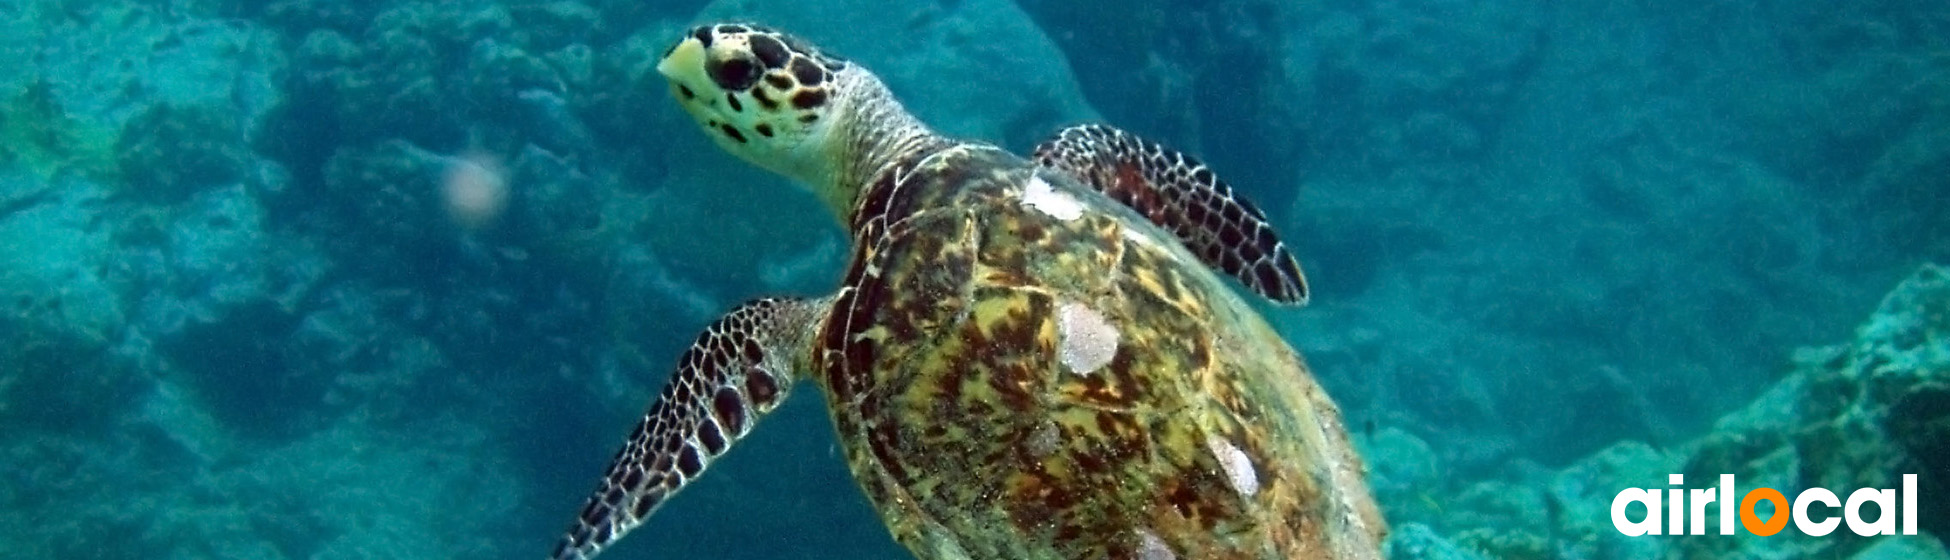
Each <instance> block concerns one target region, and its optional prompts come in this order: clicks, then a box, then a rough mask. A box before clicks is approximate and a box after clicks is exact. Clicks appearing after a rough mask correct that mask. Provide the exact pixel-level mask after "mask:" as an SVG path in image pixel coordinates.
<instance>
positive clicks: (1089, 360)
mask: <svg viewBox="0 0 1950 560" xmlns="http://www.w3.org/2000/svg"><path fill="white" fill-rule="evenodd" d="M1056 336H1057V339H1056V340H1057V343H1056V347H1057V356H1058V357H1059V358H1060V359H1061V360H1062V361H1063V365H1064V366H1068V367H1069V368H1070V371H1072V372H1076V373H1078V374H1084V375H1087V374H1089V373H1090V372H1093V371H1097V368H1101V367H1104V364H1108V363H1110V359H1111V358H1112V357H1114V356H1116V355H1117V339H1118V333H1117V329H1116V328H1114V327H1111V326H1110V321H1106V320H1104V316H1103V315H1102V314H1099V313H1097V310H1095V309H1091V308H1090V306H1087V305H1084V304H1081V303H1077V302H1074V301H1066V302H1062V303H1061V304H1059V305H1058V306H1057V307H1056Z"/></svg>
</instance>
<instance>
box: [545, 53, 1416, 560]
mask: <svg viewBox="0 0 1950 560" xmlns="http://www.w3.org/2000/svg"><path fill="white" fill-rule="evenodd" d="M774 46H777V47H779V48H780V49H782V50H783V52H782V53H776V52H771V50H772V49H773V47H774ZM799 60H807V61H812V62H814V63H818V64H820V65H821V67H822V68H823V69H824V70H826V72H828V73H827V74H820V75H819V78H818V79H817V80H810V79H804V80H802V78H805V77H806V76H802V75H799V73H798V72H786V74H788V75H789V79H790V82H789V83H787V82H786V81H785V80H781V83H776V84H775V83H771V77H772V76H776V75H780V71H781V70H782V69H791V68H792V67H793V66H795V65H796V64H797V63H796V62H795V61H799ZM741 61H742V62H741ZM658 71H659V72H660V73H662V74H663V75H664V76H665V77H666V78H667V79H668V80H669V81H670V82H671V85H672V90H673V95H675V96H676V97H677V99H678V100H679V102H680V105H681V106H682V107H684V109H685V110H686V111H687V112H689V113H690V114H691V115H692V116H693V117H694V118H696V120H697V121H698V123H699V125H700V126H701V127H702V128H703V129H704V130H705V131H706V133H707V134H710V135H712V137H713V138H715V139H717V141H718V144H719V145H720V146H722V147H724V148H726V149H727V150H729V151H731V152H732V153H734V154H737V155H739V156H740V157H743V158H745V159H747V160H749V161H752V162H754V163H757V164H758V165H760V166H762V167H765V168H767V169H771V170H774V171H777V172H780V173H782V174H785V175H787V176H788V177H792V178H794V179H797V180H799V181H801V182H803V183H806V184H807V186H808V188H809V190H811V191H812V192H813V193H814V194H815V195H818V196H820V197H821V198H822V199H823V200H825V201H826V202H827V203H828V204H829V206H830V207H832V208H833V210H834V212H835V214H837V215H838V217H839V218H840V220H841V223H842V224H844V225H845V226H847V227H848V229H849V231H850V234H851V237H852V241H853V248H854V253H853V255H852V259H851V261H850V263H849V265H848V268H847V270H846V274H845V277H844V279H843V280H842V282H841V286H840V288H839V289H838V290H837V291H836V292H835V293H833V294H832V295H830V296H827V297H825V298H820V299H817V300H759V301H756V302H753V303H750V304H747V305H746V306H744V307H741V308H739V309H738V310H735V311H733V312H732V313H730V314H729V315H727V316H725V318H723V319H721V320H720V321H719V322H718V323H717V324H715V325H713V326H712V327H711V328H710V329H709V330H707V331H706V332H705V333H704V334H703V335H701V336H700V337H699V338H698V341H697V343H696V344H694V345H693V347H692V349H691V350H690V351H689V352H687V353H686V354H685V355H684V357H683V358H682V359H681V360H680V364H679V366H678V368H677V371H676V373H675V374H674V375H673V377H672V380H671V382H670V385H669V386H668V387H666V388H665V390H664V392H663V393H662V395H660V396H659V397H658V399H657V400H656V402H654V403H653V404H652V405H651V407H650V411H649V412H648V413H646V415H645V417H644V419H643V421H642V422H641V423H640V424H639V425H638V427H637V429H636V431H635V432H634V433H633V434H632V436H631V437H630V438H629V441H628V442H627V443H626V445H625V447H624V449H623V450H622V451H621V452H619V453H618V454H617V455H616V458H615V460H614V462H613V463H612V465H611V467H610V469H609V471H608V474H607V476H605V478H604V480H603V482H602V483H601V484H600V485H599V486H598V488H597V489H596V491H595V492H594V493H593V494H592V496H591V497H590V498H589V499H588V501H587V502H586V503H585V506H584V508H583V510H582V514H581V515H580V516H579V517H578V519H577V521H576V523H574V524H573V525H572V526H571V527H570V530H569V531H568V534H567V535H565V536H564V537H563V539H562V541H561V544H560V545H559V546H558V548H557V552H556V554H555V555H554V557H553V558H555V559H557V560H568V559H587V558H589V557H592V556H594V555H595V554H596V553H598V552H600V551H601V550H602V548H603V547H605V546H607V545H608V544H609V543H611V542H613V541H614V540H615V539H616V538H617V537H619V536H621V535H622V534H623V533H624V532H626V531H628V530H630V529H631V528H633V527H636V526H638V525H639V524H641V523H642V522H643V520H644V519H645V518H646V517H647V516H648V515H650V514H651V513H653V512H654V511H655V509H656V507H657V506H658V505H659V504H661V503H662V502H663V501H664V500H665V499H667V498H669V497H670V496H671V495H672V494H674V493H675V492H676V491H678V490H679V489H681V488H682V487H683V486H684V485H685V484H686V483H687V482H689V481H690V480H693V479H695V477H696V476H698V475H699V474H701V473H702V471H703V470H704V468H705V467H706V466H708V465H709V464H710V462H711V461H712V460H713V459H716V458H717V457H719V456H720V455H721V454H722V453H724V452H725V451H727V450H728V449H729V447H730V446H731V444H732V443H733V442H735V441H736V440H737V439H738V437H739V436H742V435H744V434H745V433H748V432H749V431H750V430H751V428H752V425H753V424H755V423H756V422H757V420H758V418H759V417H760V416H761V415H762V414H763V413H764V412H766V411H769V410H771V409H772V407H775V406H776V405H777V402H778V400H779V399H782V398H784V396H785V394H786V392H787V391H786V390H787V389H788V388H789V387H790V386H791V383H792V381H793V380H794V379H810V380H813V382H814V383H816V384H818V385H820V386H821V388H822V389H824V391H823V393H824V394H825V395H826V397H827V399H828V402H827V405H828V406H827V410H828V412H829V414H830V416H831V418H832V421H833V425H834V428H835V430H836V431H837V435H838V442H839V444H840V447H841V449H842V450H843V451H844V453H845V455H846V458H847V464H848V467H849V468H850V469H851V470H852V472H853V474H854V477H855V478H856V480H858V481H859V483H860V485H861V488H862V489H863V490H864V491H865V493H866V495H867V497H868V498H869V499H870V500H871V501H872V502H873V503H874V505H875V506H876V507H877V508H878V510H879V511H880V513H881V516H882V518H883V520H884V521H885V522H886V524H887V527H888V529H889V531H890V532H891V533H892V535H893V537H894V538H895V539H896V540H898V541H899V542H901V543H902V544H903V545H905V546H906V547H907V548H908V550H909V551H911V552H912V553H913V554H914V555H915V556H916V557H917V558H921V559H924V560H1005V559H1006V560H1017V559H1032V560H1041V559H1085V558H1089V559H1097V558H1146V559H1159V558H1172V559H1176V558H1185V559H1216V560H1238V559H1256V560H1268V559H1276V558H1277V559H1287V558H1326V559H1334V560H1376V559H1378V558H1379V557H1380V553H1379V550H1378V543H1379V542H1380V540H1381V538H1382V536H1383V535H1384V534H1385V532H1386V524H1385V522H1384V521H1383V520H1382V519H1381V516H1380V513H1379V510H1378V509H1377V508H1376V507H1375V504H1374V502H1373V500H1372V498H1371V497H1370V496H1369V493H1368V490H1367V487H1366V484H1365V482H1364V481H1363V478H1364V467H1363V466H1362V463H1361V460H1360V458H1359V457H1358V456H1356V455H1355V454H1354V451H1353V448H1352V446H1351V445H1349V443H1348V438H1347V432H1346V429H1345V427H1344V426H1343V425H1342V421H1341V418H1340V413H1339V411H1338V409H1337V408H1336V407H1335V405H1334V404H1333V402H1332V401H1331V400H1329V399H1328V397H1327V396H1326V394H1325V393H1324V392H1323V391H1322V390H1321V388H1320V386H1319V385H1318V384H1317V383H1315V381H1314V379H1313V376H1312V375H1311V373H1310V372H1309V371H1308V369H1307V367H1306V365H1305V364H1304V363H1303V362H1302V360H1301V359H1300V357H1299V356H1298V355H1297V354H1296V353H1294V351H1293V350H1292V349H1291V348H1290V347H1288V346H1287V344H1286V342H1285V341H1284V340H1283V339H1281V338H1280V336H1279V335H1278V334H1277V333H1275V332H1274V331H1273V329H1272V328H1271V327H1269V326H1268V325H1267V323H1266V322H1265V321H1264V320H1263V319H1262V318H1260V317H1259V316H1258V315H1257V313H1256V312H1255V311H1253V309H1252V307H1251V306H1250V305H1249V304H1248V303H1247V302H1246V301H1245V300H1244V299H1243V298H1242V297H1241V296H1240V294H1239V293H1237V292H1235V291H1234V290H1232V289H1231V288H1230V287H1229V286H1227V285H1226V283H1225V281H1224V280H1223V277H1222V276H1220V275H1219V274H1218V273H1216V272H1215V271H1214V269H1213V267H1212V266H1207V265H1208V264H1211V265H1213V266H1216V267H1218V268H1220V269H1221V270H1225V271H1226V272H1227V273H1228V274H1230V275H1232V276H1234V277H1237V278H1239V279H1240V280H1242V281H1243V282H1244V283H1245V284H1246V286H1248V287H1249V288H1252V289H1253V290H1254V291H1256V292H1258V293H1261V294H1265V295H1268V296H1270V297H1272V298H1274V299H1276V300H1279V301H1301V300H1304V299H1305V297H1306V291H1305V283H1304V280H1302V279H1301V276H1300V274H1299V269H1298V265H1297V264H1295V263H1294V261H1293V259H1292V256H1291V255H1290V254H1289V253H1286V252H1285V249H1284V248H1283V246H1282V245H1280V244H1279V243H1278V240H1277V238H1276V237H1272V234H1271V230H1270V229H1267V228H1266V226H1265V220H1264V216H1262V215H1260V214H1259V212H1258V211H1257V210H1254V209H1253V207H1252V205H1251V204H1250V203H1248V202H1246V201H1244V200H1242V199H1238V198H1236V197H1234V196H1232V193H1231V191H1230V189H1229V188H1227V187H1226V186H1225V185H1224V183H1221V182H1219V181H1218V180H1217V179H1216V178H1212V177H1211V176H1210V173H1209V172H1208V171H1205V170H1204V168H1203V167H1202V166H1200V165H1199V164H1197V163H1196V162H1195V161H1192V160H1190V159H1189V158H1187V157H1184V156H1182V155H1179V154H1178V153H1177V152H1174V151H1170V150H1168V149H1164V148H1162V147H1159V146H1156V145H1154V144H1149V143H1146V142H1143V141H1140V140H1135V139H1134V138H1132V137H1128V136H1126V135H1125V134H1124V133H1122V132H1119V131H1117V130H1115V129H1111V128H1108V127H1103V128H1082V129H1071V130H1072V131H1077V132H1076V133H1075V134H1074V135H1073V134H1071V131H1066V132H1065V134H1064V135H1061V136H1059V138H1058V139H1057V140H1056V141H1054V143H1053V144H1052V145H1051V146H1046V149H1045V150H1042V151H1040V152H1039V156H1038V161H1031V160H1029V159H1025V158H1022V157H1018V156H1015V155H1012V154H1009V153H1006V152H1004V151H1002V150H999V149H997V148H994V147H991V146H987V145H982V144H975V143H968V142H959V141H954V140H950V139H947V138H945V137H942V136H939V135H936V134H934V133H933V132H932V131H930V130H928V129H927V127H926V126H925V125H923V124H921V123H920V122H919V121H918V120H916V119H914V118H913V117H912V115H910V114H908V113H907V112H906V111H905V110H904V109H902V108H901V106H900V104H899V103H898V102H897V101H895V100H894V98H893V97H892V94H891V93H889V92H888V90H887V89H886V88H885V86H884V85H882V84H881V83H880V82H879V80H878V78H876V77H874V76H873V75H872V74H871V73H868V72H866V71H865V70H864V69H861V68H859V67H858V66H852V65H848V64H847V63H845V62H843V61H840V60H839V59H837V58H834V57H830V56H828V55H824V54H821V53H820V52H819V51H818V50H816V49H814V48H813V47H811V46H810V45H806V44H805V43H804V42H802V41H799V40H797V39H795V38H793V37H791V36H789V35H786V34H783V33H779V32H776V31H773V30H769V29H764V28H761V27H757V26H750V25H746V24H719V25H712V26H704V27H699V28H697V29H695V30H693V31H692V32H691V33H689V34H687V36H686V37H685V38H684V39H682V40H680V42H679V43H678V44H677V45H676V46H673V47H672V48H671V49H670V51H668V52H667V53H666V54H665V57H664V59H663V60H662V61H660V62H659V65H658ZM768 87H770V88H773V89H769V90H768V89H764V88H768ZM775 90H776V91H775ZM815 90H816V91H822V92H824V96H823V97H822V98H821V99H819V101H820V102H819V103H816V104H808V106H807V107H803V108H801V107H796V106H789V105H784V104H774V105H772V106H768V105H766V104H764V103H763V102H762V101H759V100H760V97H759V93H758V92H767V93H765V94H764V95H765V97H764V99H772V100H775V101H776V100H777V99H782V98H789V96H787V95H786V93H787V92H804V91H815ZM796 95H797V93H793V94H792V96H796ZM748 103H753V104H748ZM807 117H811V118H807ZM757 124H771V125H775V126H774V127H773V128H771V129H770V133H769V134H767V133H757V134H756V135H750V134H745V132H747V131H753V132H756V131H757V128H756V125H757ZM727 126H729V127H730V129H729V130H727V128H726V127H727ZM734 132H735V134H734ZM741 138H742V139H741ZM1052 146H1053V147H1052ZM1127 175H1132V176H1137V177H1138V179H1136V180H1131V179H1130V178H1129V177H1126V176H1127ZM1160 208H1163V209H1162V210H1161V209H1160ZM1201 211H1202V212H1204V214H1200V213H1199V212H1201ZM1174 212H1175V213H1176V214H1174ZM1212 216H1217V217H1218V218H1220V219H1216V221H1215V219H1208V218H1210V217H1212ZM1161 225H1164V226H1167V227H1161ZM1228 228H1231V229H1228ZM1214 240H1217V241H1218V243H1219V244H1220V245H1223V246H1222V247H1218V249H1217V250H1218V251H1219V252H1216V253H1215V252H1213V251H1214V248H1213V247H1210V246H1209V245H1211V244H1212V242H1213V241H1214ZM1268 240H1270V241H1268ZM1234 261H1237V262H1238V263H1245V264H1240V265H1239V266H1236V267H1232V266H1230V265H1228V264H1227V263H1231V262H1234ZM1266 263H1271V264H1270V266H1271V269H1270V270H1272V271H1273V272H1272V273H1271V275H1270V276H1269V275H1268V273H1266V272H1263V269H1262V268H1260V267H1261V265H1264V264H1266ZM1249 265H1250V266H1249ZM1080 357H1087V358H1080ZM1079 364H1081V365H1079ZM1079 368H1082V370H1081V371H1079ZM801 376H802V377H801ZM755 380H756V381H757V382H758V383H759V385H754V384H753V383H754V381H755ZM761 387H769V388H771V389H775V390H768V389H764V388H761ZM728 411H729V412H738V413H740V414H728V413H727V412H728Z"/></svg>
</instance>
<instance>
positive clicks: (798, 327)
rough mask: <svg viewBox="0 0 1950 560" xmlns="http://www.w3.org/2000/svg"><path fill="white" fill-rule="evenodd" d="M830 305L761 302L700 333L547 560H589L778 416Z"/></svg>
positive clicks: (748, 304) (811, 302) (814, 302)
mask: <svg viewBox="0 0 1950 560" xmlns="http://www.w3.org/2000/svg"><path fill="white" fill-rule="evenodd" d="M826 303H827V302H824V301H807V300H790V299H759V300H753V301H751V302H747V303H745V304H744V305H742V306H740V307H739V308H738V309H735V310H733V311H732V312H730V313H727V314H725V316H724V317H721V318H719V319H718V321H717V322H716V323H712V325H711V326H710V328H708V329H705V331H704V333H703V334H700V335H698V337H697V341H696V342H693V343H692V344H691V347H690V349H688V350H686V351H685V352H684V355H683V357H682V358H679V359H678V364H677V371H676V372H675V373H673V374H672V375H671V377H670V381H669V382H668V383H667V384H666V385H665V386H664V390H663V393H662V394H660V395H658V396H657V400H656V401H655V402H652V403H651V404H650V410H649V411H648V412H645V413H644V414H643V420H642V421H641V422H638V423H637V426H636V430H635V431H633V432H631V433H630V439H629V441H628V442H626V443H625V444H624V445H623V449H622V450H620V451H618V452H617V453H616V458H615V459H612V460H611V461H610V464H609V470H608V471H607V474H605V475H604V476H603V481H602V483H601V484H599V485H597V486H596V491H595V492H594V493H592V494H590V496H589V500H588V501H587V502H585V503H584V504H583V506H582V512H581V514H580V515H578V516H576V522H575V524H574V525H572V526H570V527H569V531H568V533H567V534H565V535H563V536H562V541H561V544H559V545H557V546H556V548H555V553H554V554H552V555H550V558H551V559H553V560H569V559H587V558H591V557H594V556H595V555H596V553H597V552H600V551H601V550H602V549H603V548H604V547H606V546H608V545H609V543H611V542H613V541H615V540H616V539H617V538H618V537H621V536H622V535H623V533H626V532H628V531H629V530H631V529H634V528H636V526H637V525H640V524H642V523H643V520H644V519H646V518H648V517H650V514H651V513H653V512H655V511H656V509H657V507H659V506H661V505H662V504H663V502H664V500H666V499H669V498H670V496H671V495H673V494H676V493H677V491H678V490H681V489H683V488H684V485H685V484H687V483H689V482H690V481H692V480H694V479H696V478H697V477H698V475H700V474H702V473H703V472H704V468H705V467H706V466H709V465H710V464H711V461H712V460H714V459H716V458H717V457H718V456H720V455H723V454H724V453H725V451H727V450H729V449H730V448H731V444H732V443H734V442H736V441H737V440H738V439H739V438H742V437H744V436H745V434H748V433H751V429H752V425H753V424H755V423H757V422H758V419H759V418H760V417H762V416H764V415H765V414H766V413H769V412H771V411H772V410H773V409H775V408H777V407H778V405H779V403H780V402H783V401H784V400H785V397H786V394H787V392H788V390H790V389H791V388H792V382H793V373H794V372H795V371H799V370H801V368H800V367H799V366H801V365H803V359H802V356H803V355H804V353H805V352H804V348H805V343H806V341H807V340H808V338H807V335H806V334H805V333H808V332H811V331H812V330H814V329H813V327H814V326H816V325H818V323H819V320H820V318H822V317H824V314H825V313H826V309H827V306H826Z"/></svg>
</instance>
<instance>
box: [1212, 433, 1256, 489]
mask: <svg viewBox="0 0 1950 560" xmlns="http://www.w3.org/2000/svg"><path fill="white" fill-rule="evenodd" d="M1205 447H1207V448H1210V449H1211V450H1212V455H1213V456H1215V457H1218V458H1219V468H1222V469H1225V471H1226V481H1227V482H1231V483H1232V490H1233V491H1235V492H1238V493H1239V494H1240V495H1242V496H1246V497H1252V495H1253V494H1254V493H1256V492H1259V473H1258V472H1255V471H1254V470H1253V460H1252V458H1251V457H1247V456H1246V452H1245V451H1243V450H1240V449H1239V448H1238V447H1237V446H1234V445H1233V444H1232V442H1230V441H1226V440H1225V438H1221V437H1219V436H1206V437H1205Z"/></svg>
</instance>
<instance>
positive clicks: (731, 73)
mask: <svg viewBox="0 0 1950 560" xmlns="http://www.w3.org/2000/svg"><path fill="white" fill-rule="evenodd" d="M704 71H705V72H706V73H709V74H710V75H711V81H713V82H717V84H718V87H721V88H724V89H725V90H726V91H744V90H746V89H748V88H750V87H752V84H754V83H757V82H758V65H756V64H752V61H750V60H746V59H745V58H743V57H737V58H731V59H728V60H723V61H716V60H714V61H711V62H708V63H705V68H704Z"/></svg>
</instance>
